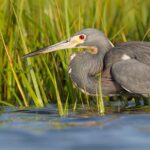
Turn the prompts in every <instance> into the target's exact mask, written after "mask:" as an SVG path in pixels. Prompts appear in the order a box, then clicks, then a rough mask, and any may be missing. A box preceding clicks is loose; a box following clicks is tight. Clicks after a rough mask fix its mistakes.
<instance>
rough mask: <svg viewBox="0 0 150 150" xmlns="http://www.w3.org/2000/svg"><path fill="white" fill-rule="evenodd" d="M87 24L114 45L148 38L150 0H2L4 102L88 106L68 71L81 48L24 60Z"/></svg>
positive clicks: (0, 98)
mask: <svg viewBox="0 0 150 150" xmlns="http://www.w3.org/2000/svg"><path fill="white" fill-rule="evenodd" d="M88 27H90V28H97V29H100V30H102V31H103V32H104V33H105V34H106V35H107V36H108V38H109V39H110V40H111V41H112V42H113V43H114V44H116V43H119V42H122V41H133V40H140V41H142V40H145V41H149V40H150V0H82V1H81V0H75V1H74V0H0V105H11V106H31V105H35V106H37V107H42V106H44V105H46V104H47V103H57V104H58V108H59V110H60V112H61V111H63V109H64V108H67V107H68V105H71V104H73V106H74V107H76V104H83V105H84V104H88V105H90V103H89V99H91V97H88V96H87V95H84V94H82V93H80V91H78V89H76V88H75V87H74V86H73V84H72V82H71V80H70V78H69V76H68V73H67V66H68V63H69V56H70V55H71V54H72V53H73V52H74V51H79V50H78V49H73V50H66V51H60V52H54V53H51V54H46V55H42V56H37V57H34V58H32V59H28V60H23V59H22V58H21V56H23V55H24V54H26V53H28V52H30V51H33V50H36V49H40V48H42V47H45V46H48V45H51V44H54V43H56V42H58V41H61V40H64V39H65V38H67V37H69V36H70V35H72V34H73V33H75V32H77V31H79V30H80V29H83V28H88ZM62 103H63V104H62Z"/></svg>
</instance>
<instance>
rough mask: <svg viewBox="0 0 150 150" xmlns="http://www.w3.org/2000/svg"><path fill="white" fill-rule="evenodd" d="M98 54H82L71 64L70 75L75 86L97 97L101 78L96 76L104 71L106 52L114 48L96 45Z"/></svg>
mask: <svg viewBox="0 0 150 150" xmlns="http://www.w3.org/2000/svg"><path fill="white" fill-rule="evenodd" d="M96 47H97V50H98V52H97V54H91V53H89V52H81V53H78V54H76V56H75V57H74V58H73V59H72V60H71V62H70V67H69V68H70V69H69V74H70V76H71V79H72V80H73V82H74V83H75V85H76V86H77V87H78V88H79V89H80V90H82V91H84V92H86V93H88V94H91V95H97V91H99V90H98V89H99V81H98V80H99V78H98V77H97V76H96V75H97V74H98V73H100V72H101V71H102V69H103V59H104V56H105V54H106V52H107V51H108V50H109V49H110V48H111V47H112V46H111V44H110V43H109V41H108V43H107V44H106V43H104V44H103V45H96Z"/></svg>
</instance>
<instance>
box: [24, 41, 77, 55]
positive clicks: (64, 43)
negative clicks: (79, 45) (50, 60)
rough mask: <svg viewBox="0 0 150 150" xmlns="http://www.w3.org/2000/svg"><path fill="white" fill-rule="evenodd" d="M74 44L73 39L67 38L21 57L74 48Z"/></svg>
mask: <svg viewBox="0 0 150 150" xmlns="http://www.w3.org/2000/svg"><path fill="white" fill-rule="evenodd" d="M75 46H76V44H75V43H74V41H71V40H70V39H67V40H64V41H62V42H59V43H57V44H54V45H52V46H48V47H45V48H42V49H40V50H37V51H34V52H31V53H28V54H26V55H24V56H23V57H22V58H28V57H32V56H35V55H40V54H44V53H49V52H53V51H57V50H62V49H68V48H74V47H75Z"/></svg>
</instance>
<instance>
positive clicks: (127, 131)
mask: <svg viewBox="0 0 150 150" xmlns="http://www.w3.org/2000/svg"><path fill="white" fill-rule="evenodd" d="M106 105H107V104H106ZM113 105H114V107H113V108H115V109H112V107H109V106H107V109H106V110H107V111H106V115H104V116H100V115H99V114H98V113H97V111H96V110H95V109H92V108H86V107H81V108H79V109H77V110H76V111H73V110H68V115H67V116H65V117H60V116H59V114H58V111H57V106H56V105H50V106H47V107H45V108H28V109H20V108H11V107H2V108H1V111H0V147H1V149H7V150H19V149H32V150H34V149H36V150H39V149H43V148H48V149H52V150H55V149H56V150H57V149H58V150H59V149H60V150H75V149H78V150H84V149H86V150H90V149H102V150H103V149H111V150H113V149H114V150H116V149H118V150H120V149H125V150H126V149H132V150H133V149H136V150H141V149H142V150H143V149H149V147H150V142H149V141H150V107H149V106H142V107H134V106H133V104H129V106H128V107H126V109H125V110H124V111H119V113H118V111H116V110H118V108H117V109H116V107H117V105H118V104H117V105H116V103H114V104H113Z"/></svg>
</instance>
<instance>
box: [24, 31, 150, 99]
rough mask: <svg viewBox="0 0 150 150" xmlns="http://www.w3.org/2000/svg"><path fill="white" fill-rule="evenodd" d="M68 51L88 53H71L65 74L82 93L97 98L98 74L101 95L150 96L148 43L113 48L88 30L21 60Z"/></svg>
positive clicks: (102, 38) (101, 34)
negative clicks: (72, 49)
mask: <svg viewBox="0 0 150 150" xmlns="http://www.w3.org/2000/svg"><path fill="white" fill-rule="evenodd" d="M67 48H86V49H88V48H89V49H90V50H91V52H89V51H83V52H79V53H77V54H73V55H71V59H70V66H69V71H68V72H69V74H70V77H71V79H72V81H73V82H74V83H75V85H76V86H77V87H78V88H79V89H80V90H81V91H82V92H86V93H87V94H89V95H98V91H99V87H100V86H99V76H98V74H99V73H101V84H102V93H103V95H104V96H114V95H120V94H121V93H122V92H124V91H125V92H127V93H131V94H132V93H133V94H138V95H144V96H145V95H148V94H150V42H138V41H136V42H125V43H121V44H118V45H117V46H115V47H114V46H113V44H112V43H111V42H110V41H109V40H108V38H107V37H106V36H105V35H104V34H103V33H102V32H101V31H99V30H97V29H92V28H88V29H83V30H81V31H79V32H77V33H75V34H74V35H73V36H72V37H70V38H68V39H67V40H64V41H62V42H60V43H57V44H54V45H52V46H49V47H46V48H43V49H41V50H38V51H34V52H31V53H29V54H26V55H25V56H24V57H23V58H27V57H32V56H34V55H38V54H43V53H48V52H53V51H56V50H62V49H67Z"/></svg>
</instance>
